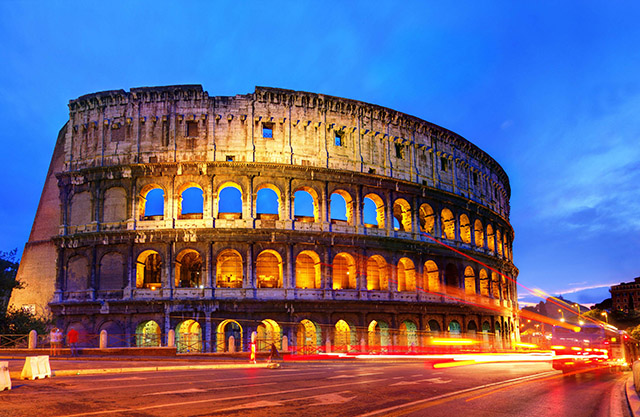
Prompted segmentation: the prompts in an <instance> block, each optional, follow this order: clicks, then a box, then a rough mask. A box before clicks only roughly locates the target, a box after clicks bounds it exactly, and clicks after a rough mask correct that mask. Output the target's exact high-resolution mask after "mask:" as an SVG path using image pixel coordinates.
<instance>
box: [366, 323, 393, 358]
mask: <svg viewBox="0 0 640 417" xmlns="http://www.w3.org/2000/svg"><path fill="white" fill-rule="evenodd" d="M367 330H368V332H367V343H368V346H369V352H374V353H379V352H385V351H387V350H388V346H389V345H390V343H389V339H390V337H389V325H388V324H387V323H385V322H383V321H376V320H372V321H371V323H369V327H368V329H367Z"/></svg>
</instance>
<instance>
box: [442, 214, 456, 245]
mask: <svg viewBox="0 0 640 417" xmlns="http://www.w3.org/2000/svg"><path fill="white" fill-rule="evenodd" d="M440 221H441V224H442V238H443V239H449V240H454V239H455V238H456V219H455V217H453V213H452V212H451V210H449V209H448V208H445V209H442V212H440Z"/></svg>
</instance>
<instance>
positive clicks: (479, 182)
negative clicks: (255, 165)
mask: <svg viewBox="0 0 640 417" xmlns="http://www.w3.org/2000/svg"><path fill="white" fill-rule="evenodd" d="M69 110H70V114H69V126H70V128H69V129H68V130H67V133H66V137H65V145H64V151H65V170H67V171H75V170H80V169H84V168H90V167H100V166H110V165H128V164H147V163H176V162H260V163H274V164H295V165H301V166H309V167H317V168H330V169H339V170H350V171H356V172H361V173H368V174H374V175H382V176H387V177H392V178H396V179H398V180H403V181H410V182H414V183H418V184H420V185H423V186H428V187H434V188H437V189H441V190H444V191H448V192H452V193H455V194H458V195H461V196H463V197H465V198H469V199H471V200H474V201H477V202H479V203H481V204H482V205H485V206H487V207H489V208H491V209H493V210H494V211H496V212H497V213H499V214H500V215H502V216H504V217H505V218H508V217H509V198H510V187H509V180H508V177H507V175H506V174H505V172H504V170H503V169H502V168H501V167H500V165H499V164H498V163H496V162H495V161H494V160H493V159H492V158H491V157H490V156H489V155H487V154H486V153H485V152H483V151H482V150H480V149H479V148H478V147H476V146H475V145H473V144H472V143H470V142H469V141H467V140H466V139H464V138H462V137H461V136H459V135H457V134H455V133H453V132H451V131H449V130H446V129H444V128H442V127H439V126H437V125H434V124H431V123H428V122H426V121H424V120H421V119H419V118H416V117H413V116H410V115H406V114H404V113H400V112H397V111H395V110H391V109H388V108H384V107H381V106H377V105H372V104H368V103H363V102H360V101H356V100H349V99H344V98H339V97H332V96H327V95H322V94H314V93H308V92H300V91H292V90H284V89H277V88H268V87H256V89H255V92H254V93H253V94H246V95H236V96H233V97H210V96H209V94H208V93H207V92H206V91H204V90H203V89H202V86H200V85H180V86H165V87H143V88H132V89H131V90H130V91H129V92H126V91H124V90H113V91H105V92H100V93H94V94H89V95H85V96H82V97H80V98H78V99H76V100H71V101H70V103H69Z"/></svg>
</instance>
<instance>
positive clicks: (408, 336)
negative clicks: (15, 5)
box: [398, 320, 418, 352]
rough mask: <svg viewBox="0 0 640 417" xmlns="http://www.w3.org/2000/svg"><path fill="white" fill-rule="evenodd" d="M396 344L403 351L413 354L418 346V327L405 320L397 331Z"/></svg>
mask: <svg viewBox="0 0 640 417" xmlns="http://www.w3.org/2000/svg"><path fill="white" fill-rule="evenodd" d="M398 330H399V332H398V344H399V345H400V347H402V348H404V349H408V350H409V351H411V352H413V351H414V350H415V349H416V347H417V346H418V335H417V330H418V327H417V326H416V324H415V323H414V322H412V321H409V320H406V321H403V322H402V323H401V324H400V328H399V329H398Z"/></svg>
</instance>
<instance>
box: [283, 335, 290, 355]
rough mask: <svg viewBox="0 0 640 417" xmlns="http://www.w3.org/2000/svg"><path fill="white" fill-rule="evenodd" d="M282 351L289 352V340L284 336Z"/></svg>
mask: <svg viewBox="0 0 640 417" xmlns="http://www.w3.org/2000/svg"><path fill="white" fill-rule="evenodd" d="M282 351H283V352H288V351H289V338H288V337H287V336H286V335H285V336H282Z"/></svg>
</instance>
